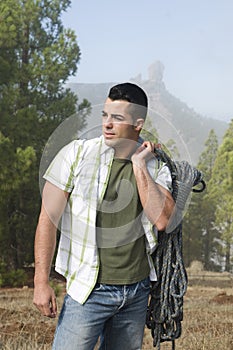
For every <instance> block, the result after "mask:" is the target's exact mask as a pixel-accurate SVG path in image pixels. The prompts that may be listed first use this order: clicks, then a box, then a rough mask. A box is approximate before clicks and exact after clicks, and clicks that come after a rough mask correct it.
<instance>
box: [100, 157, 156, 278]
mask: <svg viewBox="0 0 233 350" xmlns="http://www.w3.org/2000/svg"><path fill="white" fill-rule="evenodd" d="M141 215H142V205H141V201H140V198H139V194H138V190H137V186H136V179H135V177H134V173H133V168H132V162H131V161H130V160H126V159H117V158H116V159H114V160H113V164H112V168H111V173H110V177H109V182H108V186H107V189H106V192H105V195H104V198H103V202H102V203H101V205H100V207H99V209H98V212H97V220H96V226H97V244H98V249H99V259H100V271H99V276H98V282H99V283H106V284H130V283H135V282H138V281H140V280H142V279H144V278H146V277H147V276H148V275H149V271H150V268H149V263H148V257H147V254H146V247H145V235H144V229H143V226H142V223H141Z"/></svg>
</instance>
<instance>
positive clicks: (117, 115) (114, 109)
mask: <svg viewBox="0 0 233 350" xmlns="http://www.w3.org/2000/svg"><path fill="white" fill-rule="evenodd" d="M129 106H130V102H127V101H123V100H116V101H112V100H111V99H110V98H107V100H106V102H105V105H104V110H103V112H102V125H103V136H104V139H105V143H106V145H108V146H110V147H113V148H117V147H123V146H126V144H127V143H130V140H131V141H137V139H138V134H139V130H140V128H139V126H138V124H137V122H136V123H135V122H134V121H133V117H132V116H131V115H130V114H129V111H128V109H129Z"/></svg>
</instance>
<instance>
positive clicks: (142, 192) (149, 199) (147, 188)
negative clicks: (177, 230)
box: [133, 165, 174, 230]
mask: <svg viewBox="0 0 233 350" xmlns="http://www.w3.org/2000/svg"><path fill="white" fill-rule="evenodd" d="M133 167H134V174H135V178H136V182H137V187H138V192H139V196H140V199H141V203H142V206H143V209H144V211H145V214H146V216H147V217H148V219H149V220H150V221H151V223H152V224H154V225H156V227H157V229H158V230H164V229H165V228H166V226H167V224H168V221H169V218H170V216H171V214H172V211H173V208H174V202H173V199H172V197H170V195H169V192H168V191H167V190H166V189H164V188H163V187H162V186H160V185H158V184H156V183H155V182H154V180H153V179H152V178H151V176H150V174H149V173H148V170H147V169H146V167H145V166H138V165H134V166H133Z"/></svg>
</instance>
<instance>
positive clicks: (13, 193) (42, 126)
mask: <svg viewBox="0 0 233 350" xmlns="http://www.w3.org/2000/svg"><path fill="white" fill-rule="evenodd" d="M69 6H70V1H68V0H63V1H59V2H57V1H46V0H43V1H40V2H35V1H15V0H6V1H4V2H1V4H0V11H1V18H0V24H1V25H0V167H1V168H0V190H1V197H0V286H4V285H6V284H17V282H18V280H20V281H22V276H23V272H22V271H23V269H24V268H25V267H27V266H32V264H33V262H34V256H33V244H34V234H35V229H36V224H37V219H38V214H39V210H40V203H41V196H40V191H39V185H38V173H39V168H40V161H41V157H42V154H43V152H44V148H45V145H46V144H47V141H48V139H49V137H50V135H51V134H53V132H54V131H55V130H57V129H58V127H59V125H61V123H63V122H64V121H66V120H67V119H68V118H69V117H70V116H71V115H74V114H75V115H76V126H75V128H78V129H79V131H80V130H82V129H83V128H84V127H85V126H86V121H87V117H88V115H89V114H90V112H91V105H90V103H89V102H88V100H87V99H84V100H82V101H81V102H80V101H79V100H78V96H77V95H76V94H75V93H73V92H72V91H71V90H70V89H69V88H67V87H66V82H67V80H68V78H69V77H70V76H72V75H74V74H75V73H76V71H77V64H78V62H79V60H80V49H79V46H78V43H77V38H76V35H75V33H74V32H73V31H72V30H70V29H67V28H64V26H63V24H62V21H61V14H62V12H63V11H66V9H67V8H68V7H69ZM87 98H88V96H87ZM74 131H75V130H74ZM59 135H60V134H59ZM63 136H64V135H63ZM74 137H75V132H74ZM63 140H66V138H65V136H64V139H63ZM61 146H62V143H61ZM172 146H174V144H172ZM197 167H198V169H200V170H201V171H202V172H203V174H204V178H205V181H206V184H207V189H206V191H205V192H203V193H202V194H198V195H196V194H193V196H192V198H191V203H190V206H189V210H188V211H187V213H186V215H185V218H184V225H183V226H184V229H183V239H184V259H185V262H186V265H187V266H188V265H189V264H190V263H191V262H192V261H193V260H200V261H202V262H203V264H204V266H205V268H207V269H211V270H224V271H232V258H233V252H232V245H233V238H232V236H233V235H232V232H233V195H232V191H233V186H232V185H233V122H231V123H230V124H229V127H228V129H227V131H226V133H225V135H224V137H223V141H222V142H221V144H218V139H217V137H216V132H215V130H213V129H212V130H211V131H210V133H209V136H208V138H207V139H206V143H205V147H204V149H203V151H202V153H201V154H200V157H199V161H198V164H197Z"/></svg>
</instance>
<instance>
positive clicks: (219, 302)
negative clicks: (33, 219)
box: [0, 272, 233, 350]
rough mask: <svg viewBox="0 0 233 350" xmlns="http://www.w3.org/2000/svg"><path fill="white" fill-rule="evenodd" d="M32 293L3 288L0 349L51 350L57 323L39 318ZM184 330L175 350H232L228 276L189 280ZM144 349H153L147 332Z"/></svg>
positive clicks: (232, 300)
mask: <svg viewBox="0 0 233 350" xmlns="http://www.w3.org/2000/svg"><path fill="white" fill-rule="evenodd" d="M60 286H61V289H62V292H61V293H60V294H61V295H60V296H59V298H58V302H59V308H60V307H61V304H62V299H63V295H64V292H65V291H64V285H63V284H61V285H60ZM32 294H33V290H32V288H30V287H23V288H18V289H17V288H14V289H7V288H5V289H4V288H2V289H0V349H1V350H38V349H41V350H47V349H51V342H52V339H53V333H54V329H55V325H56V320H51V319H47V318H44V317H42V316H40V314H39V312H38V311H37V310H36V309H35V308H34V306H33V305H32ZM182 328H183V332H182V336H181V337H180V338H179V339H178V340H177V341H176V350H213V349H220V350H233V283H232V279H231V278H230V277H229V275H228V276H225V275H224V274H218V275H216V274H210V273H208V274H207V273H206V274H205V273H203V272H202V274H201V275H200V274H199V276H198V275H195V276H194V277H190V279H189V287H188V291H187V293H186V295H185V300H184V320H183V322H182ZM142 349H143V350H150V349H151V350H152V349H154V348H153V342H152V337H151V335H150V331H149V330H148V329H145V336H144V342H143V348H142ZM170 349H171V344H170V343H162V344H161V350H170ZM64 350H65V349H64Z"/></svg>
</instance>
